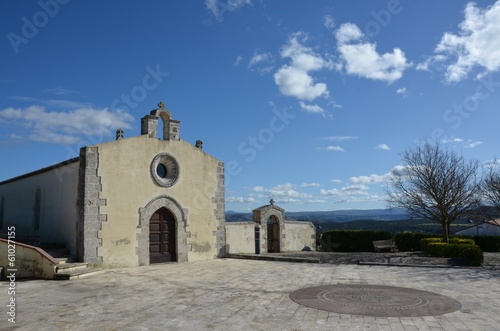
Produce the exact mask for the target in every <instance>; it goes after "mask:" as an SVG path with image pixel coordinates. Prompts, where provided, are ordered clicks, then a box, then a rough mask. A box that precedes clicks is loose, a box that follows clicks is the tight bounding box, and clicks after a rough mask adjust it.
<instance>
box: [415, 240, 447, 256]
mask: <svg viewBox="0 0 500 331" xmlns="http://www.w3.org/2000/svg"><path fill="white" fill-rule="evenodd" d="M442 242H443V238H435V237H434V238H423V239H422V240H420V250H421V251H422V252H424V253H429V251H428V248H429V245H430V244H433V243H442Z"/></svg>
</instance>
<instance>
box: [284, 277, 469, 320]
mask: <svg viewBox="0 0 500 331" xmlns="http://www.w3.org/2000/svg"><path fill="white" fill-rule="evenodd" d="M290 299H292V300H293V301H295V302H296V303H298V304H301V305H304V306H307V307H311V308H316V309H320V310H326V311H331V312H335V313H339V314H353V315H365V316H380V317H405V316H434V315H442V314H446V313H451V312H453V311H455V310H458V309H460V308H461V307H462V304H461V303H460V302H458V301H457V300H455V299H452V298H450V297H447V296H444V295H441V294H437V293H433V292H427V291H420V290H414V289H411V288H403V287H392V286H382V285H347V284H346V285H344V284H343V285H327V286H318V287H308V288H303V289H300V290H297V291H295V292H292V293H291V294H290Z"/></svg>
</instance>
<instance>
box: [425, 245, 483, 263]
mask: <svg viewBox="0 0 500 331" xmlns="http://www.w3.org/2000/svg"><path fill="white" fill-rule="evenodd" d="M429 239H432V238H429ZM429 239H422V243H423V245H424V247H425V252H426V253H428V254H429V255H431V256H437V257H447V258H459V259H461V260H462V261H463V262H464V263H466V264H468V265H473V266H477V265H481V264H482V263H483V260H484V255H483V251H481V248H479V246H477V245H471V244H467V243H456V244H447V243H445V242H442V241H439V242H438V241H432V240H429Z"/></svg>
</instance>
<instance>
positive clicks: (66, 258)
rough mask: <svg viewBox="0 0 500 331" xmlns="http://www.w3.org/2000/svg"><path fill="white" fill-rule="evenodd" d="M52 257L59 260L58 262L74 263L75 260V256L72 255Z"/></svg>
mask: <svg viewBox="0 0 500 331" xmlns="http://www.w3.org/2000/svg"><path fill="white" fill-rule="evenodd" d="M53 257H54V256H53ZM54 258H55V259H56V260H57V261H59V264H67V263H75V262H76V257H74V256H64V257H54Z"/></svg>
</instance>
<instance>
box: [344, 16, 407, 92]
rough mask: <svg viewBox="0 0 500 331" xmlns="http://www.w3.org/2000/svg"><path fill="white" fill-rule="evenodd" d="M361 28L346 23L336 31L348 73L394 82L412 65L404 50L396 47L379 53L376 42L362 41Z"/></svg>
mask: <svg viewBox="0 0 500 331" xmlns="http://www.w3.org/2000/svg"><path fill="white" fill-rule="evenodd" d="M363 37H364V34H363V33H362V32H361V30H360V29H359V28H358V27H357V26H356V25H355V24H352V23H345V24H342V25H341V26H340V28H339V29H338V30H337V31H336V32H335V38H336V39H337V49H338V51H339V52H340V54H341V56H340V57H341V59H342V60H343V62H344V68H345V70H346V72H347V73H348V74H351V75H358V76H360V77H364V78H369V79H374V80H382V81H385V82H388V83H392V82H394V81H396V80H398V79H400V78H401V77H403V72H404V71H405V70H406V69H407V68H409V67H410V66H411V64H410V63H407V61H406V57H405V54H404V52H403V51H401V49H399V48H394V49H393V51H392V53H384V54H378V53H377V51H376V44H375V43H368V42H361V41H360V40H361V39H362V38H363Z"/></svg>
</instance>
